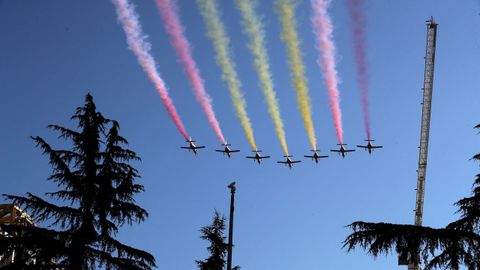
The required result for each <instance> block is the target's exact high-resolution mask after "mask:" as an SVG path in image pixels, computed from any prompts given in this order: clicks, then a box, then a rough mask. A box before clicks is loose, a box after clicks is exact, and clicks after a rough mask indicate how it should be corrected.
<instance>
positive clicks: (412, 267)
mask: <svg viewBox="0 0 480 270" xmlns="http://www.w3.org/2000/svg"><path fill="white" fill-rule="evenodd" d="M437 26H438V24H437V23H435V21H434V20H433V17H431V18H430V20H428V21H427V50H426V52H425V72H424V82H423V103H422V104H423V106H422V126H421V131H420V152H419V156H418V175H417V196H416V204H415V223H414V224H415V225H417V226H422V220H423V204H424V201H425V178H426V174H427V159H428V140H429V135H430V116H431V113H432V92H433V71H434V66H435V48H436V41H437ZM408 269H409V270H421V267H420V263H419V262H418V260H417V261H416V262H414V263H412V264H409V266H408Z"/></svg>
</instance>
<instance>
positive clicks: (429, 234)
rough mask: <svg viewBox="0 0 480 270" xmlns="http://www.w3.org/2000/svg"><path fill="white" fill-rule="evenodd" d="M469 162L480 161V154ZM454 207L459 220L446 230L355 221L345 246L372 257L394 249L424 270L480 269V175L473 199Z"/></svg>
mask: <svg viewBox="0 0 480 270" xmlns="http://www.w3.org/2000/svg"><path fill="white" fill-rule="evenodd" d="M475 128H477V129H479V128H480V125H477V126H476V127H475ZM472 159H473V160H476V161H480V154H477V155H475V156H473V158H472ZM455 205H456V206H457V207H458V208H459V209H458V211H457V213H458V214H460V219H458V220H457V221H454V222H452V223H450V224H448V225H447V226H446V227H445V228H438V229H435V228H430V227H424V226H414V225H400V224H389V223H370V222H362V221H358V222H354V223H352V224H350V225H349V226H348V227H349V228H351V229H352V230H353V233H352V234H350V235H349V236H348V237H347V238H346V240H345V242H344V247H346V248H347V250H348V251H351V250H353V249H354V248H355V247H356V246H360V247H361V248H363V249H366V250H367V252H368V253H369V254H371V255H373V256H374V257H376V256H378V255H380V254H382V253H383V254H388V253H389V252H390V251H392V250H394V251H396V252H397V253H398V254H399V255H400V256H401V257H404V258H407V260H408V261H410V262H418V260H419V259H422V260H423V262H424V263H425V265H426V266H425V269H426V270H428V269H434V268H446V269H452V270H458V269H460V267H461V266H462V265H463V266H465V267H467V269H468V270H480V174H477V175H476V178H475V181H474V184H473V192H472V196H470V197H466V198H464V199H461V200H459V201H458V202H457V203H456V204H455ZM419 255H420V257H419Z"/></svg>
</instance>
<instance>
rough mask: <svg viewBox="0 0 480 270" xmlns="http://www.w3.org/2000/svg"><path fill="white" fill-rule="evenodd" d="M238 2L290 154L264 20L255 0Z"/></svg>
mask: <svg viewBox="0 0 480 270" xmlns="http://www.w3.org/2000/svg"><path fill="white" fill-rule="evenodd" d="M236 3H237V7H238V9H239V10H240V12H241V15H242V24H243V28H244V31H245V33H246V34H247V35H248V37H249V39H250V43H249V46H248V47H249V49H250V51H251V52H252V54H253V56H254V64H255V69H256V71H257V74H258V77H259V78H260V87H261V89H262V92H263V95H264V96H265V100H266V102H267V106H268V112H269V114H270V117H271V118H272V121H273V124H274V125H275V131H276V133H277V136H278V139H279V140H280V144H281V145H282V149H283V152H284V153H285V155H288V148H287V141H286V139H285V130H284V129H283V120H282V118H281V117H280V108H279V106H278V101H277V98H276V93H275V89H274V86H273V81H272V75H271V72H270V60H269V58H268V53H267V49H266V45H265V43H266V41H265V30H264V25H263V22H262V20H261V19H260V18H259V17H258V15H257V14H256V13H255V4H254V2H253V1H251V0H237V1H236Z"/></svg>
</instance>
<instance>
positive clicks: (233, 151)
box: [230, 150, 240, 153]
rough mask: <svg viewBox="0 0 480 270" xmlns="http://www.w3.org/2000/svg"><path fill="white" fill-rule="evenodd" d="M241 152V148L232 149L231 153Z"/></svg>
mask: <svg viewBox="0 0 480 270" xmlns="http://www.w3.org/2000/svg"><path fill="white" fill-rule="evenodd" d="M236 152H240V150H230V153H236Z"/></svg>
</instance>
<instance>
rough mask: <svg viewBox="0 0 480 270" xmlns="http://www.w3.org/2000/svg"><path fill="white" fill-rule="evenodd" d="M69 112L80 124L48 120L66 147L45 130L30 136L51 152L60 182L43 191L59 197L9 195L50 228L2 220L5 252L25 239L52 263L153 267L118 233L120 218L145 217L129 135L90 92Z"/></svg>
mask: <svg viewBox="0 0 480 270" xmlns="http://www.w3.org/2000/svg"><path fill="white" fill-rule="evenodd" d="M71 119H72V120H73V121H76V122H78V130H73V129H68V128H65V127H61V126H57V125H50V126H49V128H50V129H52V130H54V131H57V132H59V134H60V135H59V138H60V139H65V140H67V141H70V142H71V144H72V146H71V148H70V149H69V150H56V149H53V147H52V146H51V145H50V144H48V143H47V142H46V141H45V140H43V139H42V138H40V137H32V139H33V140H34V141H35V142H36V144H37V146H38V147H39V148H41V149H42V150H43V153H44V154H45V155H47V156H48V157H49V162H50V165H51V166H52V169H53V172H52V175H51V176H50V177H49V180H51V181H53V182H55V183H56V184H57V186H58V188H59V190H57V191H54V192H49V193H46V194H45V195H46V196H47V197H48V198H49V199H50V200H53V201H55V202H56V203H54V202H49V201H47V200H44V199H43V198H41V197H39V196H36V195H34V194H32V193H27V194H26V196H25V197H23V196H14V195H4V196H5V197H6V198H7V199H9V200H11V201H12V202H13V203H15V204H18V205H21V206H22V207H23V208H24V209H25V210H26V211H27V212H29V213H30V214H31V215H32V217H34V219H35V221H36V222H39V223H42V224H48V227H47V228H48V229H47V228H41V227H25V226H13V225H2V226H1V227H0V230H3V231H5V232H7V233H8V235H9V237H4V238H1V239H0V240H1V241H0V254H7V253H8V252H11V251H12V250H16V249H18V248H19V247H21V248H22V249H24V250H28V252H30V253H31V254H32V256H34V257H35V258H37V259H38V260H37V261H42V262H52V259H53V260H54V262H55V266H52V267H64V268H65V269H74V270H75V269H78V270H84V269H96V268H97V267H101V266H104V267H106V268H107V269H151V268H152V267H154V266H155V259H154V257H153V256H152V255H150V254H149V253H147V252H145V251H142V250H139V249H135V248H133V247H130V246H127V245H124V244H122V243H121V242H119V241H117V240H116V239H115V236H116V234H117V233H118V231H119V228H120V227H121V226H122V225H124V224H129V225H131V224H133V223H140V222H142V221H144V220H145V218H147V217H148V213H147V212H146V211H145V210H144V209H143V208H141V207H140V206H138V205H137V204H136V203H135V200H134V198H133V197H134V195H135V194H137V193H139V192H142V191H143V186H142V185H139V184H137V183H136V178H138V177H139V175H138V172H137V170H136V169H135V168H133V167H132V166H131V165H130V164H129V162H131V161H136V160H139V157H138V156H137V155H136V154H135V152H133V151H131V150H128V149H126V148H124V146H125V145H127V144H128V142H127V140H125V138H123V137H121V136H120V135H119V124H118V123H117V122H116V121H113V120H110V119H107V118H104V117H103V116H102V114H101V113H100V112H98V111H97V110H96V107H95V104H94V102H93V98H92V96H91V95H90V94H88V95H87V96H86V102H85V105H84V106H82V107H79V108H77V110H76V112H75V114H74V115H73V116H72V118H71ZM52 228H53V229H52ZM24 264H25V265H24V266H22V268H17V269H40V268H38V267H39V266H38V264H37V265H36V266H34V265H31V264H29V263H28V262H25V263H24ZM50 264H52V263H50ZM52 267H50V268H52ZM47 268H48V267H47ZM47 268H41V269H47Z"/></svg>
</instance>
